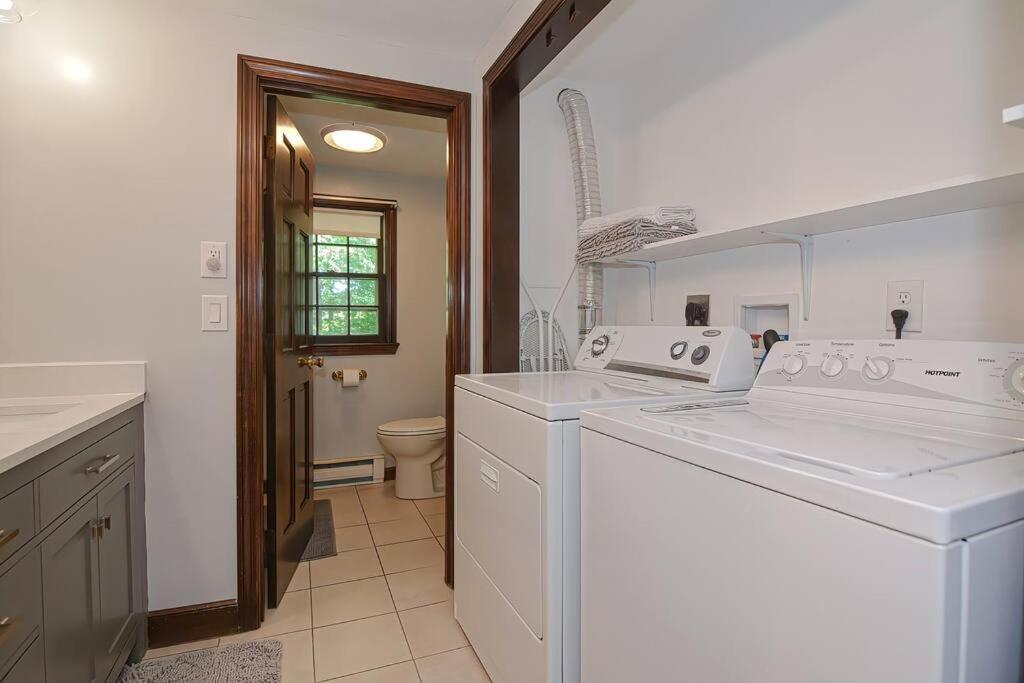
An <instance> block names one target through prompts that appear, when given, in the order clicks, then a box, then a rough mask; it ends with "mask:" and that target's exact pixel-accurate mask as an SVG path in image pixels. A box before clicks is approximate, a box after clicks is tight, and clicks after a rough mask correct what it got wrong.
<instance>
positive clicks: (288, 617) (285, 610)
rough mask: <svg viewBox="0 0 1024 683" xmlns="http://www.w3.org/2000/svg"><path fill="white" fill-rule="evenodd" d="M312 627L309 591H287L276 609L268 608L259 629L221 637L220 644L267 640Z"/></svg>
mask: <svg viewBox="0 0 1024 683" xmlns="http://www.w3.org/2000/svg"><path fill="white" fill-rule="evenodd" d="M310 628H313V616H312V611H311V609H310V605H309V591H308V590H305V591H295V592H294V593H285V594H284V597H283V598H282V599H281V604H279V605H278V606H277V608H276V609H271V610H267V618H266V619H265V620H264V621H263V625H262V626H260V627H259V628H258V629H256V630H255V631H246V632H245V633H235V634H233V635H230V636H224V637H222V638H221V639H220V644H221V645H227V644H229V643H243V642H246V641H249V640H265V639H266V638H269V637H271V636H278V635H281V634H284V633H292V632H294V631H301V630H303V629H310Z"/></svg>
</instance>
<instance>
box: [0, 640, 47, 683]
mask: <svg viewBox="0 0 1024 683" xmlns="http://www.w3.org/2000/svg"><path fill="white" fill-rule="evenodd" d="M45 676H46V665H45V664H44V660H43V639H42V638H36V640H35V642H34V643H32V645H31V646H30V647H29V648H28V650H26V651H25V654H23V655H22V656H21V658H20V659H19V660H18V663H17V664H15V665H14V668H13V669H11V670H10V671H9V672H8V674H7V675H6V676H4V680H3V683H39V681H41V680H43V679H44V678H45Z"/></svg>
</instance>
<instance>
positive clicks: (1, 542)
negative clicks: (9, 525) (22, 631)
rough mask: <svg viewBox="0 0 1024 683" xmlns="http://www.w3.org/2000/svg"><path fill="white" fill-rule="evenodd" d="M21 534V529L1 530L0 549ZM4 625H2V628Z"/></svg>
mask: <svg viewBox="0 0 1024 683" xmlns="http://www.w3.org/2000/svg"><path fill="white" fill-rule="evenodd" d="M19 533H21V529H20V528H18V529H15V530H14V531H8V530H7V529H0V548H3V547H4V546H5V545H7V544H8V543H10V542H11V541H13V540H14V539H15V538H17V537H18V534H19ZM2 625H3V624H0V626H2Z"/></svg>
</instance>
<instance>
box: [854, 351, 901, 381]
mask: <svg viewBox="0 0 1024 683" xmlns="http://www.w3.org/2000/svg"><path fill="white" fill-rule="evenodd" d="M895 367H896V364H895V363H893V360H892V358H886V357H885V356H868V357H867V360H865V361H864V368H863V369H862V370H861V375H862V376H863V377H864V379H866V380H868V381H871V382H884V381H885V380H887V379H889V378H890V377H892V371H893V370H894V369H895Z"/></svg>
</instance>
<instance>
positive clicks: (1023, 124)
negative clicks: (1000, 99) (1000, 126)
mask: <svg viewBox="0 0 1024 683" xmlns="http://www.w3.org/2000/svg"><path fill="white" fill-rule="evenodd" d="M1003 123H1005V124H1008V125H1010V126H1017V127H1018V128H1024V104H1018V105H1017V106H1016V107H1007V108H1006V109H1004V110H1003Z"/></svg>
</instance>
